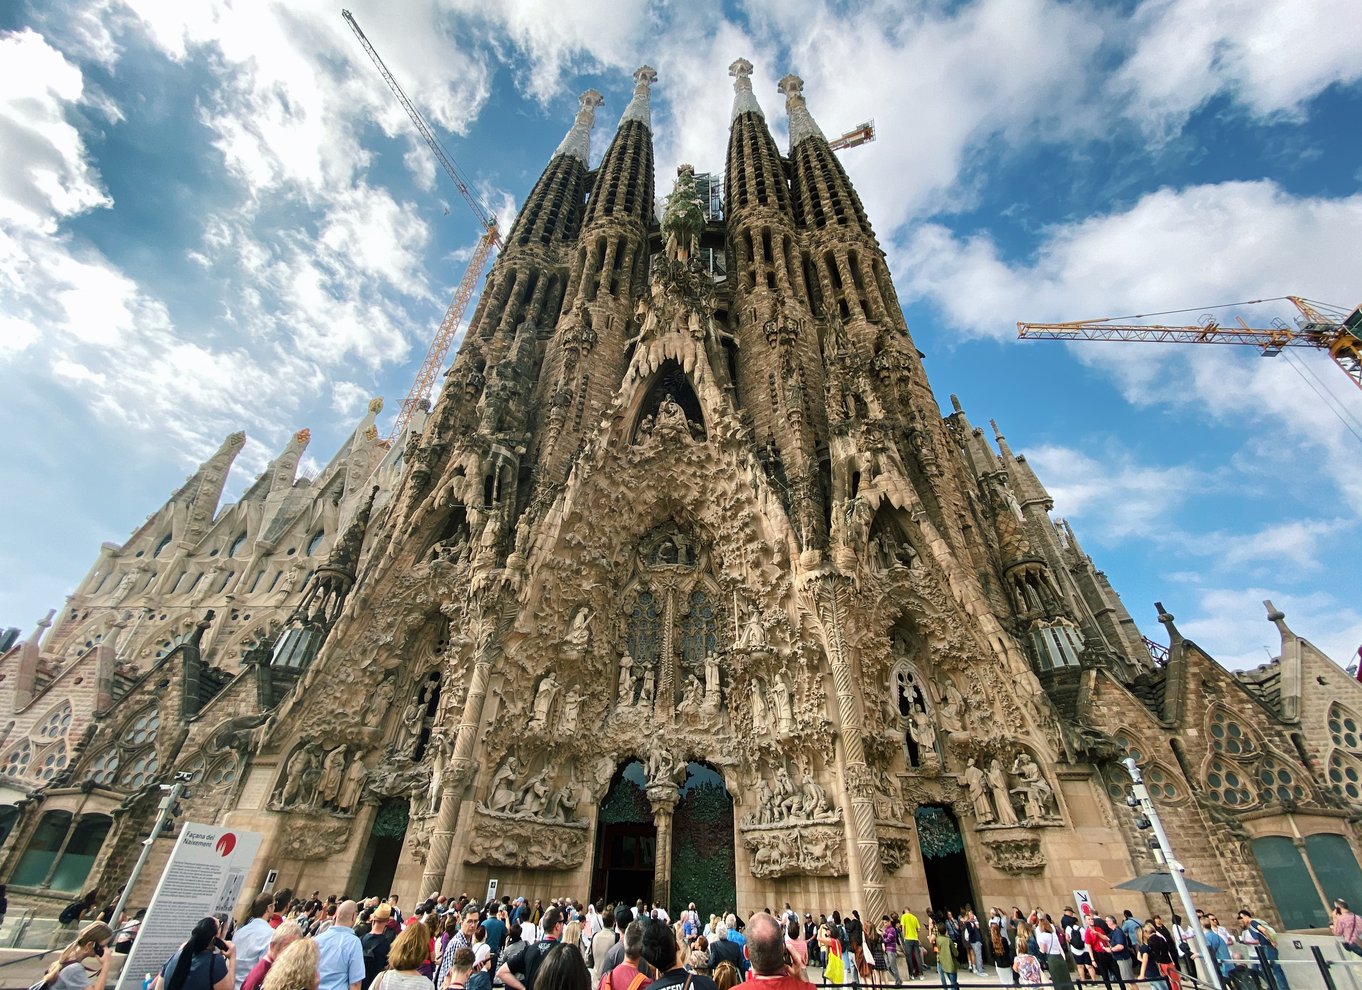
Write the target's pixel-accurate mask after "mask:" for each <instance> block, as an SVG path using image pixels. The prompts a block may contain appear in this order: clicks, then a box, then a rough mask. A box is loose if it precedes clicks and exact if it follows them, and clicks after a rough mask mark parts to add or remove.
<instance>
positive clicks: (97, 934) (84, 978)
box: [43, 921, 113, 990]
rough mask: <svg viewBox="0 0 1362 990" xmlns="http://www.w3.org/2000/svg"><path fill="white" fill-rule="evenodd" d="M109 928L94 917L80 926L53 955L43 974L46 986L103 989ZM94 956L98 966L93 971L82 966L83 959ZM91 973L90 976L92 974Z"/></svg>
mask: <svg viewBox="0 0 1362 990" xmlns="http://www.w3.org/2000/svg"><path fill="white" fill-rule="evenodd" d="M112 938H113V929H111V928H110V927H109V926H108V925H106V924H105V923H104V922H102V921H95V922H92V923H91V924H88V925H86V926H85V927H84V928H82V929H81V931H80V934H79V935H77V936H76V938H75V941H73V942H72V943H71V944H70V945H68V946H67V947H66V948H64V949H62V951H61V955H59V956H57V961H56V962H54V963H53V964H52V965H51V966H50V967H49V968H48V970H47V975H46V976H44V977H43V982H44V983H45V984H46V986H47V987H48V988H49V990H86V988H88V990H104V984H105V982H107V980H108V978H109V960H110V959H112V958H113V953H111V952H109V951H108V950H109V940H110V939H112ZM92 958H93V959H98V960H99V969H97V970H95V971H94V972H93V974H92V973H91V971H90V970H88V969H86V968H85V960H87V959H92ZM92 977H93V978H92Z"/></svg>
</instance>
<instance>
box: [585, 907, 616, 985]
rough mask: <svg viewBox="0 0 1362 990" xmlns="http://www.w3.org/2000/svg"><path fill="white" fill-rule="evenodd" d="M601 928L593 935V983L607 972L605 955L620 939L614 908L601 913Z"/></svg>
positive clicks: (591, 962) (591, 961)
mask: <svg viewBox="0 0 1362 990" xmlns="http://www.w3.org/2000/svg"><path fill="white" fill-rule="evenodd" d="M600 919H601V930H600V931H598V932H597V933H596V934H595V935H593V936H591V958H590V964H591V983H592V985H593V986H594V985H596V984H597V983H600V981H601V974H602V973H604V972H605V965H604V964H605V957H606V955H607V954H608V953H609V952H610V950H611V949H613V948H614V947H615V943H616V942H618V941H619V940H620V931H619V920H618V918H617V917H616V916H615V912H614V911H613V910H609V911H604V912H602V913H601V915H600Z"/></svg>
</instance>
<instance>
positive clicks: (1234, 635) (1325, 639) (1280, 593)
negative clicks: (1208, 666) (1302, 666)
mask: <svg viewBox="0 0 1362 990" xmlns="http://www.w3.org/2000/svg"><path fill="white" fill-rule="evenodd" d="M1265 600H1270V601H1271V602H1272V604H1273V605H1275V606H1276V607H1277V608H1279V609H1281V610H1282V612H1283V613H1284V614H1285V615H1286V622H1287V625H1288V626H1290V627H1291V629H1292V631H1293V632H1295V633H1297V634H1298V635H1301V636H1304V637H1305V638H1306V639H1308V640H1310V642H1312V643H1314V644H1315V645H1316V646H1317V647H1319V648H1320V649H1321V650H1323V651H1324V652H1325V653H1326V654H1327V655H1328V656H1329V657H1330V658H1332V659H1333V660H1335V661H1336V662H1339V663H1343V664H1347V663H1348V662H1349V661H1350V660H1351V659H1352V658H1353V657H1354V656H1355V655H1356V652H1357V647H1358V644H1359V643H1362V613H1359V612H1358V611H1357V610H1356V609H1355V608H1353V607H1352V606H1351V605H1348V604H1345V603H1343V602H1341V601H1339V600H1338V599H1337V598H1335V597H1334V596H1333V595H1331V594H1329V593H1328V592H1323V591H1321V592H1314V593H1305V594H1300V593H1294V592H1292V591H1290V590H1288V589H1287V588H1284V587H1282V586H1281V585H1258V586H1252V587H1224V586H1219V587H1212V588H1207V589H1203V590H1198V591H1197V592H1196V593H1195V598H1194V601H1191V602H1187V601H1184V602H1177V601H1175V599H1173V598H1170V599H1169V600H1167V601H1165V602H1164V604H1165V605H1167V606H1168V607H1169V609H1171V610H1172V612H1173V613H1174V614H1175V615H1176V616H1177V626H1178V630H1179V631H1180V632H1181V633H1182V634H1183V635H1184V636H1186V637H1187V638H1188V639H1191V640H1195V641H1196V643H1197V645H1198V646H1200V647H1201V648H1202V649H1204V650H1206V651H1207V652H1208V653H1210V655H1211V656H1213V657H1215V659H1217V660H1218V661H1220V662H1221V663H1222V664H1224V665H1225V666H1226V667H1229V668H1231V669H1234V670H1244V669H1247V668H1249V667H1256V666H1258V665H1259V664H1262V663H1266V662H1267V660H1268V659H1269V657H1274V656H1277V655H1278V654H1279V653H1280V652H1281V637H1280V635H1279V634H1278V632H1277V630H1276V629H1275V628H1273V626H1272V624H1271V623H1270V622H1268V621H1267V618H1266V612H1265V611H1264V609H1263V602H1264V601H1265Z"/></svg>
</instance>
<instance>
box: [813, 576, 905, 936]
mask: <svg viewBox="0 0 1362 990" xmlns="http://www.w3.org/2000/svg"><path fill="white" fill-rule="evenodd" d="M846 586H847V580H846V579H845V578H843V577H840V576H838V575H836V574H832V573H827V572H824V573H819V574H815V575H812V576H811V577H810V578H809V579H808V581H807V583H806V584H805V586H804V590H805V593H806V594H808V595H810V596H811V597H812V598H813V600H814V604H815V606H816V614H817V616H818V623H819V627H820V632H821V633H822V636H823V643H824V646H825V647H826V651H827V655H828V660H829V662H830V663H831V664H832V681H833V686H834V687H835V688H836V691H837V713H838V716H839V718H840V720H841V729H842V751H843V754H844V757H845V761H846V771H845V778H846V785H847V790H848V803H849V804H850V808H849V809H844V810H846V811H847V812H848V814H847V819H848V823H849V824H850V826H851V828H850V840H851V842H850V846H849V848H848V850H847V852H848V860H849V864H850V866H851V873H852V876H853V877H856V876H859V877H860V880H861V889H862V891H863V893H864V897H865V900H864V902H863V903H862V904H861V908H862V910H864V911H866V912H868V913H867V914H866V917H868V918H878V917H880V916H881V915H883V914H886V913H888V908H887V902H886V901H885V897H884V866H883V865H882V863H881V862H880V841H879V837H878V835H877V834H876V829H875V799H874V782H873V780H872V779H871V776H870V769H869V767H868V766H867V765H866V761H865V741H864V738H863V735H862V731H861V729H862V726H861V712H860V709H859V707H858V706H857V704H856V692H855V687H854V682H853V679H852V676H851V663H850V661H849V660H848V659H847V654H846V639H845V637H844V636H843V634H842V623H843V618H844V609H843V603H842V601H841V599H840V593H841V592H842V591H843V589H844V588H845V587H846Z"/></svg>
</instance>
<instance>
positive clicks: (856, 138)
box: [828, 120, 875, 151]
mask: <svg viewBox="0 0 1362 990" xmlns="http://www.w3.org/2000/svg"><path fill="white" fill-rule="evenodd" d="M873 140H875V122H874V121H873V120H867V121H866V122H865V123H863V124H857V125H856V126H855V127H853V128H852V129H851V130H849V131H847V132H846V133H845V134H843V135H842V136H841V137H839V138H833V139H832V140H831V141H829V142H828V147H829V148H831V149H832V150H833V151H841V150H842V149H843V148H856V147H859V146H860V145H863V144H868V143H869V142H871V141H873Z"/></svg>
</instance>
